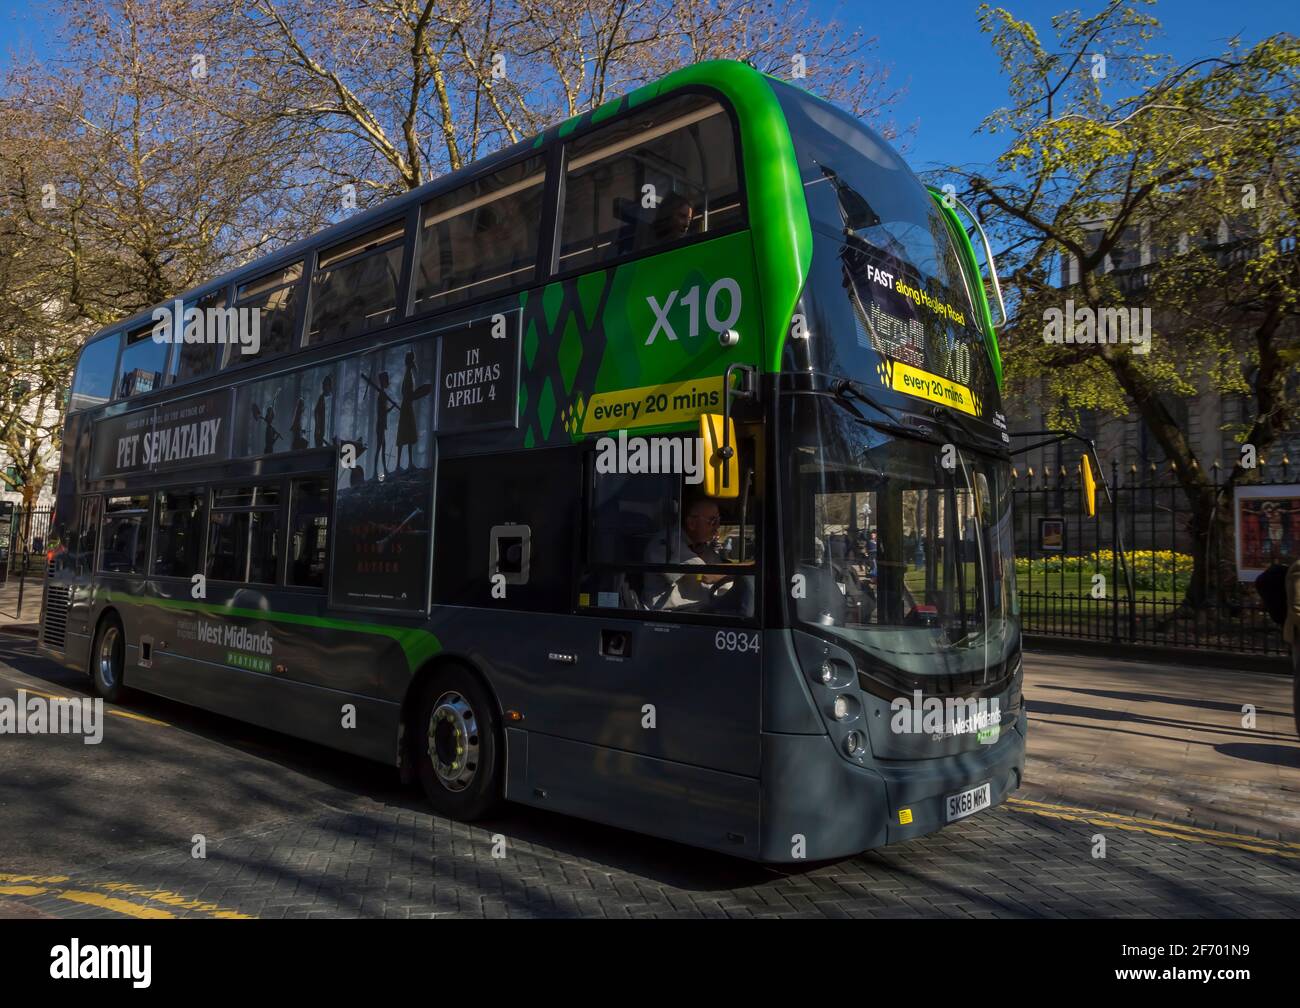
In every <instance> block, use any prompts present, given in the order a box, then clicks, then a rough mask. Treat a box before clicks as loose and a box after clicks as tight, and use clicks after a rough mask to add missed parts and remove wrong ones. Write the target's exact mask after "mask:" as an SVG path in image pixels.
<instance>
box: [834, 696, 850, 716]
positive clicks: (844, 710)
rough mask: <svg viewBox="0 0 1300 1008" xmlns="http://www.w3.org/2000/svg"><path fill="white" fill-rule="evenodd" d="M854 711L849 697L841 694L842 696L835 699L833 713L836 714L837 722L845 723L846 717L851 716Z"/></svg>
mask: <svg viewBox="0 0 1300 1008" xmlns="http://www.w3.org/2000/svg"><path fill="white" fill-rule="evenodd" d="M852 709H853V708H852V705H851V704H850V702H849V698H848V697H846V696H844V695H843V694H841V695H840V696H837V697H836V698H835V706H834V708H833V712H834V714H835V720H836V721H843V720H844V719H845V718H846V717H848V716H849V714H850V713H851V711H852Z"/></svg>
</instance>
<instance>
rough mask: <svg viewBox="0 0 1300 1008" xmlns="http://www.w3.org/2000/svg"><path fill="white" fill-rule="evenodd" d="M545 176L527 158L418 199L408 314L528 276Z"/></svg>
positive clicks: (516, 283)
mask: <svg viewBox="0 0 1300 1008" xmlns="http://www.w3.org/2000/svg"><path fill="white" fill-rule="evenodd" d="M545 177H546V168H545V164H544V162H543V160H542V159H541V158H539V157H538V158H529V159H528V160H527V161H523V162H521V163H519V164H516V165H511V166H510V167H509V168H503V169H502V170H501V171H499V172H494V173H493V174H491V175H488V176H486V177H485V178H482V179H479V180H477V181H475V182H471V183H469V184H468V185H465V186H462V187H461V188H459V189H456V190H454V191H453V192H449V193H445V194H444V195H442V196H438V197H436V198H435V199H433V200H431V201H430V202H428V203H426V204H425V206H424V209H423V210H422V212H421V214H420V234H419V252H418V253H417V259H416V263H417V269H416V276H415V314H417V315H418V314H420V313H421V312H427V311H431V310H434V309H438V308H444V307H446V306H448V305H453V304H459V303H461V302H463V301H470V300H474V299H477V298H483V297H486V296H488V295H490V294H495V293H499V292H501V291H504V290H508V289H509V288H511V287H517V286H520V285H522V284H526V283H528V282H529V281H531V280H532V279H533V275H534V270H535V268H536V264H537V242H538V234H539V231H540V228H541V222H542V189H543V185H542V183H543V182H544V181H545Z"/></svg>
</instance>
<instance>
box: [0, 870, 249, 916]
mask: <svg viewBox="0 0 1300 1008" xmlns="http://www.w3.org/2000/svg"><path fill="white" fill-rule="evenodd" d="M68 881H71V879H70V877H69V876H67V875H12V874H6V873H4V872H0V883H5V884H3V885H0V896H42V895H45V894H46V893H50V894H52V895H54V896H57V897H58V898H59V899H66V900H70V901H72V902H74V903H88V904H91V905H92V906H98V907H103V908H104V909H107V910H114V911H116V912H118V913H125V914H130V915H131V916H133V917H150V918H158V917H163V918H175V916H176V915H175V914H173V913H169V912H168V911H166V910H158V909H155V908H154V907H147V906H140V905H139V904H138V903H132V902H130V901H129V900H125V899H117V898H115V897H113V896H105V895H103V894H101V893H96V892H89V891H87V890H88V889H103V890H106V891H107V892H110V893H120V894H122V895H124V896H134V897H136V898H137V899H144V900H149V901H151V902H154V903H162V904H163V905H165V906H169V907H171V908H173V909H175V910H197V911H198V912H200V913H205V914H209V915H210V916H212V917H216V918H218V919H220V920H255V919H256V918H254V917H253V916H252V915H251V914H245V913H240V912H239V911H238V910H232V909H230V908H229V907H223V906H220V905H218V904H216V903H210V902H208V901H207V900H197V899H190V898H189V897H186V896H182V895H181V894H180V893H177V892H172V891H171V890H170V889H151V888H149V887H148V886H141V885H134V884H132V883H130V882H84V881H81V882H79V883H78V884H79V885H81V886H84V887H86V888H83V889H58V888H50V886H52V885H56V884H57V883H60V882H68Z"/></svg>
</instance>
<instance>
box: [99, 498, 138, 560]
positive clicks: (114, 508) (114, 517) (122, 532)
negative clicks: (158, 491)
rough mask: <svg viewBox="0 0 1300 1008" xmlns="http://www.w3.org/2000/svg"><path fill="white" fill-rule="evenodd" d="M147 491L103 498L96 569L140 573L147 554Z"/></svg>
mask: <svg viewBox="0 0 1300 1008" xmlns="http://www.w3.org/2000/svg"><path fill="white" fill-rule="evenodd" d="M149 507H150V501H149V497H148V496H147V495H144V494H141V495H137V496H132V497H127V496H123V497H109V498H108V499H107V500H106V501H105V502H104V523H103V528H104V533H103V535H101V536H100V542H101V543H103V548H102V549H101V551H100V554H99V569H100V570H101V571H104V572H106V573H109V574H143V573H144V572H145V564H146V558H147V557H148V555H149Z"/></svg>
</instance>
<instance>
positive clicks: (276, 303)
mask: <svg viewBox="0 0 1300 1008" xmlns="http://www.w3.org/2000/svg"><path fill="white" fill-rule="evenodd" d="M301 280H302V263H301V262H296V263H294V264H293V265H291V266H285V267H283V268H281V269H278V270H275V271H273V272H271V273H267V274H265V275H264V276H260V277H258V278H257V279H256V280H251V281H249V282H248V283H244V284H240V285H239V288H238V290H237V291H236V292H235V307H236V308H238V309H241V310H240V311H239V312H237V313H236V314H235V317H234V321H235V324H236V325H243V324H245V323H241V322H240V321H239V319H240V318H246V316H245V313H244V312H243V311H242V309H248V310H249V311H250V312H251V311H254V310H255V311H257V312H258V321H257V325H258V338H257V342H256V347H257V356H265V355H267V354H277V353H284V352H285V351H286V350H289V349H291V348H292V347H293V334H294V327H295V326H296V325H297V321H298V303H299V301H300V300H301V298H302V296H301V294H300V293H299V291H300V289H301V287H302V284H301V282H300V281H301ZM247 324H251V319H250V320H248V323H247ZM241 343H244V346H241V345H240V344H241ZM253 345H254V344H253V343H251V342H245V341H241V340H235V341H229V342H228V343H227V351H226V367H230V366H231V365H232V364H238V363H239V362H240V361H241V360H247V359H249V358H250V357H252V356H253V354H252V353H251V352H248V353H245V352H244V351H245V347H246V346H247V347H251V346H253Z"/></svg>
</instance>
